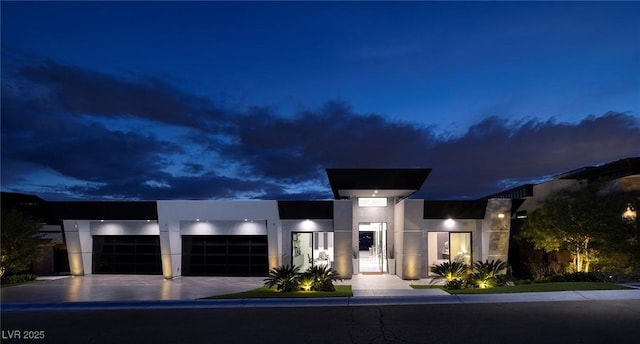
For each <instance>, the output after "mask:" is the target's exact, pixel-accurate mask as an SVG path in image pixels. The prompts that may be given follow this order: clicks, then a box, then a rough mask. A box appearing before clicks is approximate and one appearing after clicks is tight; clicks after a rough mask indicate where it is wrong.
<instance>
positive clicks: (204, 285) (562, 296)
mask: <svg viewBox="0 0 640 344" xmlns="http://www.w3.org/2000/svg"><path fill="white" fill-rule="evenodd" d="M262 281H263V278H262V277H181V278H176V279H173V280H163V279H162V277H161V276H140V275H136V276H132V275H89V276H83V277H64V278H49V279H46V280H42V281H40V282H36V283H30V284H24V285H19V286H13V287H5V288H2V289H1V291H0V300H1V306H2V311H3V312H4V311H12V310H13V311H19V310H31V311H36V310H59V309H66V310H70V309H87V308H90V309H114V308H115V309H137V308H225V307H227V308H230V307H311V306H364V305H397V304H455V303H501V302H544V301H585V300H640V289H630V290H602V291H563V292H544V293H516V294H486V295H450V294H448V293H446V292H445V291H443V290H440V289H412V288H411V287H410V285H411V284H428V283H429V280H417V281H406V280H402V279H400V278H398V277H397V276H393V275H358V276H354V278H352V279H350V280H344V281H342V282H339V283H338V284H348V285H351V286H352V289H353V297H349V298H345V297H341V298H319V299H293V298H292V299H236V300H197V299H199V298H202V297H207V296H213V295H223V294H230V293H235V292H240V291H246V290H250V289H254V288H257V287H260V286H262Z"/></svg>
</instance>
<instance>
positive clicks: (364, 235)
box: [358, 222, 387, 273]
mask: <svg viewBox="0 0 640 344" xmlns="http://www.w3.org/2000/svg"><path fill="white" fill-rule="evenodd" d="M358 238H359V240H358V241H359V242H358V247H359V248H358V250H359V252H358V258H359V259H358V263H359V271H360V272H361V273H367V272H369V273H383V272H387V224H386V223H384V222H363V223H360V224H359V225H358Z"/></svg>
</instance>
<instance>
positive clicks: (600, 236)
mask: <svg viewBox="0 0 640 344" xmlns="http://www.w3.org/2000/svg"><path fill="white" fill-rule="evenodd" d="M602 190H603V188H602V186H601V185H598V184H595V183H593V184H589V185H588V186H583V187H579V188H576V189H571V188H569V189H563V190H559V191H556V192H554V193H552V194H550V195H549V196H547V198H545V199H544V200H543V202H542V205H541V207H540V208H538V209H536V210H535V211H533V212H532V213H531V214H529V217H528V219H527V222H526V223H525V224H524V226H523V229H522V231H521V234H520V236H521V237H522V238H524V239H526V240H528V241H529V242H531V243H532V244H533V245H534V248H535V249H540V250H544V251H545V252H551V251H558V250H567V251H569V252H570V253H571V257H572V260H573V262H572V268H573V270H574V271H576V272H581V271H583V272H589V270H590V269H591V266H592V264H594V263H597V261H598V259H599V258H601V257H603V256H610V255H611V254H613V253H614V250H613V248H616V249H615V251H616V252H620V251H621V250H622V251H624V252H628V253H630V254H631V255H632V256H633V254H634V253H633V251H634V250H633V249H632V248H633V247H635V248H637V245H638V233H637V230H635V229H634V227H635V228H636V229H637V225H636V224H635V223H634V224H630V223H628V222H625V221H623V219H622V218H621V213H622V211H623V210H624V209H625V206H626V204H627V203H628V202H636V203H637V202H638V200H639V198H638V193H637V192H632V193H604V192H603V191H602Z"/></svg>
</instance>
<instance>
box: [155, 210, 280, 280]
mask: <svg viewBox="0 0 640 344" xmlns="http://www.w3.org/2000/svg"><path fill="white" fill-rule="evenodd" d="M157 204H158V224H159V227H160V244H161V250H162V257H163V259H162V269H163V275H164V277H165V278H173V277H176V276H180V275H181V272H180V269H181V266H182V237H181V235H182V234H188V233H198V231H208V233H222V232H225V233H233V234H242V233H243V231H241V232H240V233H238V232H233V231H231V232H230V228H234V226H238V227H235V228H240V226H242V224H241V222H245V219H246V220H247V221H246V222H251V221H254V223H264V224H265V225H264V231H265V232H266V233H264V234H266V235H267V236H268V240H269V242H268V244H269V252H268V255H269V268H270V269H271V268H274V267H276V266H278V264H280V261H281V256H280V252H279V250H280V249H282V247H281V245H280V243H279V239H278V238H281V237H282V234H281V228H280V222H279V214H278V203H277V201H172V200H171V201H158V202H157ZM197 220H200V221H197ZM206 221H209V222H210V223H215V222H216V221H218V223H219V225H217V226H215V225H213V224H212V225H210V226H208V227H207V228H205V227H206V226H202V225H200V229H198V226H196V224H195V222H203V223H206ZM225 221H228V223H231V225H229V226H226V225H224V224H223V223H224V222H225ZM233 223H235V225H233ZM183 228H184V231H183V232H181V229H183ZM245 229H246V228H245ZM254 230H255V228H254Z"/></svg>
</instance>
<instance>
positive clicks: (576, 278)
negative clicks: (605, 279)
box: [550, 272, 599, 282]
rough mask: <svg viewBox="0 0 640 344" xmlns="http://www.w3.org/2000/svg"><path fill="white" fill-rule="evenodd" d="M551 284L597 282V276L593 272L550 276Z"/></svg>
mask: <svg viewBox="0 0 640 344" xmlns="http://www.w3.org/2000/svg"><path fill="white" fill-rule="evenodd" d="M550 281H551V282H598V281H599V279H598V276H596V274H595V273H593V272H573V273H569V274H564V275H555V276H551V278H550Z"/></svg>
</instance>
